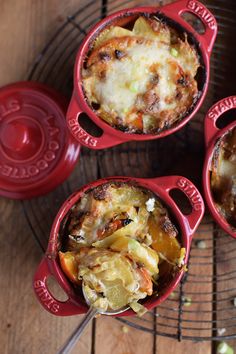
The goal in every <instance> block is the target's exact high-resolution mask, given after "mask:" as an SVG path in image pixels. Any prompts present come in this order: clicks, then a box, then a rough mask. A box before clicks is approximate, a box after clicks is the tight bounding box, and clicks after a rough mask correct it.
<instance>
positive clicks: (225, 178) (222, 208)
mask: <svg viewBox="0 0 236 354" xmlns="http://www.w3.org/2000/svg"><path fill="white" fill-rule="evenodd" d="M211 189H212V193H213V198H214V200H215V203H216V206H217V209H218V211H219V212H220V214H221V215H222V216H223V217H224V218H225V219H226V220H227V222H228V223H229V224H230V225H231V226H232V227H233V228H234V229H236V128H234V129H233V130H231V131H230V132H229V133H227V134H226V135H225V136H223V137H222V138H221V139H220V140H219V141H218V143H217V145H216V147H215V152H214V155H213V159H212V174H211Z"/></svg>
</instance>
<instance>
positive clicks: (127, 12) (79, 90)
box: [67, 0, 217, 149]
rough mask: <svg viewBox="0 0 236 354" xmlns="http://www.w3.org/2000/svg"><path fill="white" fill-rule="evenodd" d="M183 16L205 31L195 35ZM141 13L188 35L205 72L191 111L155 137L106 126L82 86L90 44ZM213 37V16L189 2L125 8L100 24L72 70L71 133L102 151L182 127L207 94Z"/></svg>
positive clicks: (68, 121) (69, 116)
mask: <svg viewBox="0 0 236 354" xmlns="http://www.w3.org/2000/svg"><path fill="white" fill-rule="evenodd" d="M184 13H192V14H194V15H195V16H197V17H198V18H199V19H200V20H201V22H202V23H203V25H204V28H205V32H204V33H203V34H199V33H198V32H196V31H195V30H194V28H193V27H192V26H191V25H190V24H189V23H187V22H186V21H185V20H184V18H183V17H182V15H183V14H184ZM142 14H145V15H158V14H161V15H162V16H165V18H166V21H167V23H168V21H169V22H170V23H172V24H173V25H175V26H176V27H178V29H179V28H181V32H183V33H184V32H185V33H187V34H188V35H191V37H192V38H193V39H194V42H195V43H196V44H197V46H198V52H199V55H200V57H201V61H202V63H203V66H204V71H205V72H204V78H203V80H202V81H203V83H202V85H201V86H202V87H201V89H200V91H201V94H200V97H199V98H198V99H197V102H196V103H195V105H194V107H193V109H191V110H190V111H189V112H188V113H187V115H186V116H185V117H184V118H183V119H181V120H180V121H179V122H178V123H177V124H175V125H173V126H171V127H170V128H168V129H166V130H163V131H161V132H160V133H158V134H129V133H124V132H122V131H120V130H117V129H115V128H113V127H112V126H110V125H108V124H107V123H106V122H105V121H103V120H102V119H101V118H99V117H98V116H97V115H96V112H95V111H94V110H93V109H92V108H91V107H90V106H89V105H88V103H87V100H86V97H85V94H84V91H83V85H82V77H81V76H82V74H81V71H82V68H83V65H84V62H85V60H86V58H87V56H88V53H89V50H90V48H91V45H92V43H93V41H94V40H95V38H96V37H97V36H98V35H99V33H100V32H101V31H102V30H104V28H106V27H107V26H110V25H118V26H119V25H120V26H125V25H127V24H128V23H129V22H132V21H133V20H134V19H136V18H137V17H138V16H139V15H142ZM216 34H217V23H216V20H215V18H214V16H213V15H212V14H211V13H210V11H209V10H208V9H207V8H206V7H205V6H204V5H202V4H201V3H200V2H198V1H191V0H180V1H177V2H174V3H171V4H169V5H165V6H163V7H161V8H157V7H136V8H132V9H124V10H121V11H118V12H116V13H114V14H112V15H110V16H108V17H106V18H105V19H103V20H102V21H100V22H99V23H98V24H97V25H95V26H94V27H93V29H92V30H91V31H90V32H89V33H88V34H87V36H86V37H85V39H84V41H83V43H82V45H81V47H80V49H79V51H78V54H77V57H76V62H75V69H74V92H73V95H72V98H71V102H70V106H69V109H68V112H67V125H68V128H69V130H70V132H71V134H72V135H73V136H74V137H75V138H76V139H77V141H78V142H79V143H80V144H82V145H85V146H87V147H89V148H91V149H103V148H108V147H111V146H114V145H118V144H121V143H123V142H126V141H131V140H138V141H143V140H151V139H157V138H162V137H165V136H167V135H169V134H172V133H174V132H175V131H177V130H179V129H180V128H182V127H183V126H184V125H185V124H186V123H187V122H188V121H189V120H190V119H191V118H192V117H193V116H194V114H195V113H196V112H197V111H198V109H199V108H200V106H201V104H202V102H203V100H204V97H205V95H206V92H207V88H208V82H209V73H210V67H209V59H210V55H211V51H212V47H213V44H214V41H215V38H216ZM82 113H86V115H87V116H88V117H89V118H90V119H91V120H92V121H93V122H94V123H95V124H96V125H97V126H98V127H100V128H101V130H102V135H101V136H100V137H95V136H92V135H91V134H89V133H88V132H87V131H86V130H85V129H84V128H83V127H82V126H81V124H80V115H81V114H82Z"/></svg>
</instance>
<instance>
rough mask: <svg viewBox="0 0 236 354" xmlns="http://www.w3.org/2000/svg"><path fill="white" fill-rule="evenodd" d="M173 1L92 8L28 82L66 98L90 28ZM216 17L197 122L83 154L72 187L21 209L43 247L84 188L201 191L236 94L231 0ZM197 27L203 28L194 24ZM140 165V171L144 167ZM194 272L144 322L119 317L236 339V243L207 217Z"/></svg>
mask: <svg viewBox="0 0 236 354" xmlns="http://www.w3.org/2000/svg"><path fill="white" fill-rule="evenodd" d="M166 2H170V1H153V0H152V1H148V0H146V1H139V0H137V1H130V0H126V1H119V0H113V1H109V0H107V1H106V0H103V1H90V2H89V1H88V2H87V4H86V6H83V7H82V6H81V7H80V8H78V11H77V12H76V13H74V14H73V15H72V16H69V17H68V18H67V20H66V21H65V23H64V24H63V25H62V26H61V27H60V28H59V29H58V30H57V32H56V33H55V35H54V36H53V38H52V39H51V40H50V41H49V42H48V44H47V45H46V46H45V48H44V49H43V51H42V52H41V53H40V55H39V56H38V57H37V59H36V61H35V63H34V64H33V66H32V68H31V70H30V73H29V74H28V75H27V77H28V79H30V80H36V81H41V82H44V83H46V84H48V85H51V86H52V87H54V88H56V89H57V90H59V91H61V92H62V93H64V94H65V95H66V96H67V97H68V98H69V97H70V95H71V92H72V86H73V64H74V60H75V55H76V52H77V49H78V47H79V44H80V42H81V40H82V39H83V37H84V35H85V34H86V33H87V31H88V29H89V28H90V27H91V26H92V25H94V24H95V23H96V22H97V21H98V20H100V19H101V18H103V17H105V16H106V15H107V14H109V13H111V12H114V11H116V10H118V9H121V8H125V7H132V6H139V5H140V6H142V5H148V4H150V5H157V6H159V5H163V4H165V3H166ZM204 3H205V4H206V5H207V6H208V8H209V9H210V10H211V11H212V12H213V13H214V14H215V16H216V18H217V20H218V23H219V34H218V38H217V42H216V44H215V47H214V51H213V55H212V59H211V81H210V86H209V91H208V95H207V98H206V99H205V102H204V104H203V106H202V108H201V110H200V112H199V113H198V114H197V115H196V116H195V117H194V119H193V120H192V121H191V122H190V123H189V124H187V126H185V128H183V129H182V130H181V131H180V132H177V133H176V134H174V135H172V136H169V137H167V138H165V139H162V140H157V141H151V142H139V143H136V142H132V143H126V144H123V145H120V146H118V147H114V148H111V149H108V150H103V151H91V150H88V149H86V148H83V149H82V153H81V157H80V161H79V163H78V164H77V166H76V168H75V171H74V172H73V174H72V175H71V177H70V178H69V180H68V181H66V182H65V183H64V184H63V185H62V186H60V187H58V188H57V189H56V190H55V191H54V192H52V193H50V194H48V195H47V196H45V197H41V198H37V199H34V200H29V201H24V202H22V207H23V212H24V215H25V217H26V219H27V221H28V224H29V227H30V228H31V230H32V235H33V236H34V238H35V240H36V241H37V243H38V246H39V247H40V248H41V250H42V251H43V252H44V251H45V248H46V245H47V240H48V235H49V231H50V227H51V224H52V221H53V219H54V217H55V215H56V213H57V210H58V209H59V207H60V205H61V204H62V202H63V201H64V200H65V199H66V198H67V197H68V195H69V194H70V193H71V192H72V191H74V190H76V189H78V188H79V187H80V186H81V185H83V184H85V183H87V182H89V181H92V180H95V179H97V178H100V177H105V176H109V175H132V176H136V177H152V176H158V175H168V174H183V175H185V176H187V177H189V178H190V179H192V180H193V181H194V182H195V183H196V184H198V186H199V188H201V181H200V179H201V176H200V175H201V173H200V172H201V168H202V161H203V156H204V142H203V124H202V123H203V119H204V115H205V113H206V111H207V110H208V108H209V107H210V106H211V105H212V104H213V103H214V102H216V101H217V100H218V99H221V98H222V97H225V96H228V95H231V94H235V89H234V83H233V82H232V78H233V77H235V71H236V66H235V64H234V63H235V59H236V52H235V48H234V47H233V46H232V43H234V37H235V36H236V30H235V28H236V26H235V25H236V9H235V7H234V6H233V5H234V2H233V1H230V0H227V1H223V0H215V1H213V0H212V1H211V0H208V1H204ZM193 25H195V26H198V22H197V20H196V22H195V23H193ZM141 166H142V168H141ZM188 268H189V271H188V272H187V273H186V275H185V277H184V279H183V280H182V282H181V284H180V286H179V288H178V289H177V290H176V291H175V292H174V294H172V295H171V296H170V297H169V298H168V299H167V300H166V301H165V302H164V303H163V304H162V305H160V306H159V307H158V308H157V309H155V310H154V311H153V312H148V313H147V314H146V315H145V316H144V317H142V318H138V317H132V318H122V319H121V318H119V319H118V320H119V321H121V322H123V323H125V324H128V325H130V326H133V327H135V328H137V329H140V330H143V331H147V332H151V333H155V334H157V335H162V336H166V337H172V338H176V339H178V340H181V339H189V340H195V341H202V340H223V339H233V338H236V307H235V306H234V305H233V300H234V298H235V297H236V285H235V280H236V241H235V240H233V239H232V238H230V237H229V236H228V235H226V234H224V233H223V232H222V231H221V230H220V229H219V228H218V227H217V226H216V225H215V224H214V223H213V221H212V219H211V218H210V217H209V216H206V217H205V219H204V221H203V222H202V224H201V226H200V228H199V230H198V232H197V233H196V234H195V236H194V240H193V244H192V250H191V257H190V260H189V266H188Z"/></svg>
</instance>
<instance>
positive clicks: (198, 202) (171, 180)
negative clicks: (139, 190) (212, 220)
mask: <svg viewBox="0 0 236 354" xmlns="http://www.w3.org/2000/svg"><path fill="white" fill-rule="evenodd" d="M150 181H152V182H154V183H155V184H156V185H158V187H160V188H161V189H163V190H164V191H165V193H167V194H168V196H169V197H170V198H171V199H172V202H173V203H174V204H175V208H177V209H178V211H179V213H180V214H181V216H182V219H183V221H184V227H185V230H186V233H187V235H188V236H192V235H193V234H194V232H195V231H196V229H197V227H198V225H199V224H200V222H201V220H202V217H203V215H204V210H205V206H204V201H203V198H202V196H201V194H200V192H199V191H198V189H197V188H196V187H195V185H194V184H193V183H192V182H191V181H189V180H188V179H187V178H186V177H181V176H166V177H157V178H153V179H151V180H150ZM174 189H178V190H180V191H181V192H183V193H184V194H185V195H186V197H187V198H188V200H189V202H190V204H191V206H192V210H191V212H190V214H187V215H185V214H183V212H182V211H181V210H180V209H179V207H178V205H177V204H176V202H175V201H174V199H173V198H172V197H171V195H170V191H171V190H174Z"/></svg>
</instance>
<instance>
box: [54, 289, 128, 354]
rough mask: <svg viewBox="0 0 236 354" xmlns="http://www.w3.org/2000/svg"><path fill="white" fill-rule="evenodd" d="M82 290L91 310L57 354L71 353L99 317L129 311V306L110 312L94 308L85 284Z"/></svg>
mask: <svg viewBox="0 0 236 354" xmlns="http://www.w3.org/2000/svg"><path fill="white" fill-rule="evenodd" d="M82 290H83V295H84V298H85V301H86V303H87V305H89V306H90V307H89V310H88V312H87V313H86V315H85V316H84V318H83V320H82V322H80V324H79V325H78V327H77V328H76V329H75V330H74V332H73V333H72V334H71V335H70V337H69V338H68V339H67V341H66V342H65V343H64V345H63V346H62V347H61V349H60V350H59V351H58V352H57V354H68V353H70V351H71V349H72V348H73V347H74V345H75V344H76V342H77V341H78V340H79V338H80V337H81V334H82V333H83V331H84V329H85V328H86V327H87V325H88V324H89V322H90V321H91V320H92V319H93V318H94V317H95V316H96V315H97V314H101V315H107V316H109V315H118V314H119V313H122V312H124V311H127V310H128V309H129V306H126V307H122V308H121V309H119V310H118V311H117V310H109V311H101V310H99V309H96V308H94V307H93V306H91V305H90V302H89V300H88V298H87V296H86V293H85V291H84V283H83V284H82Z"/></svg>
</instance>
